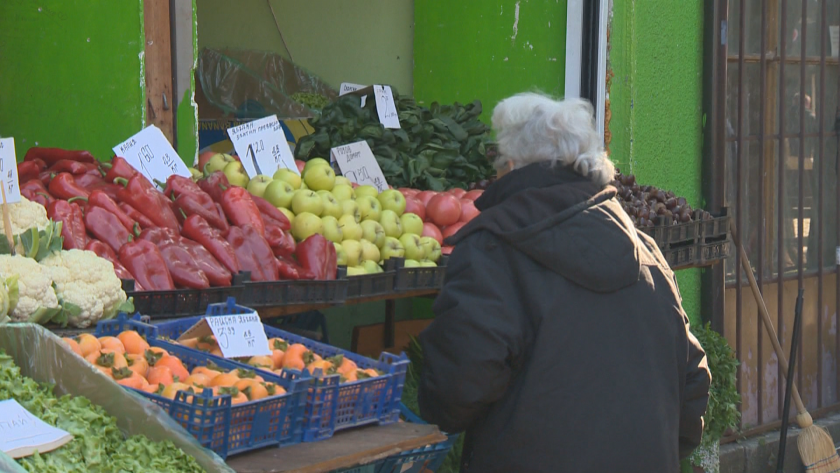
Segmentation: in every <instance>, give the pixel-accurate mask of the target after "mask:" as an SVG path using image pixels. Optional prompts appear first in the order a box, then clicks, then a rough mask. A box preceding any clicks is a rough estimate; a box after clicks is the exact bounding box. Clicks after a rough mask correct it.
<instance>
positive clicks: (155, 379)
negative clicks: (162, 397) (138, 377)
mask: <svg viewBox="0 0 840 473" xmlns="http://www.w3.org/2000/svg"><path fill="white" fill-rule="evenodd" d="M146 380H147V381H149V384H162V385H164V386H169V385H170V384H172V383H174V382H175V379H174V378H173V377H172V370H170V369H169V367H168V366H152V367H151V368H149V371H148V374H147V375H146Z"/></svg>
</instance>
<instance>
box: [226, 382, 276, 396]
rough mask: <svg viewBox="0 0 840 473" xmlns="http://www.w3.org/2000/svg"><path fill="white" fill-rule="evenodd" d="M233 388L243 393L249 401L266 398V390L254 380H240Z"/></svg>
mask: <svg viewBox="0 0 840 473" xmlns="http://www.w3.org/2000/svg"><path fill="white" fill-rule="evenodd" d="M233 386H234V387H235V388H236V389H238V390H239V391H240V392H242V393H245V395H246V396H248V399H249V400H251V401H258V400H260V399H265V398H267V397H268V389H267V388H266V387H265V386H264V385H263V384H262V383H260V382H259V381H257V380H254V379H240V380H239V381H237V382H236V384H234V385H233Z"/></svg>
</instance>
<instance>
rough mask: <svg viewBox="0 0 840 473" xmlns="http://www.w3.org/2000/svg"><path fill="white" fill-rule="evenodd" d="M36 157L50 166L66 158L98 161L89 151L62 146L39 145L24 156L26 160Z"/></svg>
mask: <svg viewBox="0 0 840 473" xmlns="http://www.w3.org/2000/svg"><path fill="white" fill-rule="evenodd" d="M36 159H40V160H41V161H43V162H45V163H47V165H48V166H52V165H53V164H55V163H57V162H59V161H62V160H65V159H69V160H70V161H78V162H81V163H95V162H96V158H94V157H93V155H92V154H90V152H88V151H72V150H67V149H61V148H40V147H37V146H36V147H33V148H29V150H28V151H26V155H25V156H24V157H23V160H24V161H34V160H36Z"/></svg>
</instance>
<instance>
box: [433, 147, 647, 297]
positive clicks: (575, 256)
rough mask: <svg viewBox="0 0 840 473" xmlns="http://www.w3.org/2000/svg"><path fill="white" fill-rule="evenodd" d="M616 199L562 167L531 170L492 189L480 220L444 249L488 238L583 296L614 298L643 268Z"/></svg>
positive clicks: (483, 203)
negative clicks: (580, 290) (482, 234)
mask: <svg viewBox="0 0 840 473" xmlns="http://www.w3.org/2000/svg"><path fill="white" fill-rule="evenodd" d="M615 196H616V189H615V188H614V187H612V186H607V187H604V188H599V187H598V186H596V185H595V184H593V183H592V182H591V181H590V180H589V179H587V178H585V177H583V176H581V175H579V174H577V173H576V172H574V171H572V170H570V169H568V168H563V167H559V166H555V167H549V166H548V165H546V164H543V163H538V164H531V165H529V166H526V167H524V168H521V169H517V170H515V171H512V172H510V173H509V174H507V175H505V176H504V177H502V178H501V179H499V180H498V181H496V182H495V183H493V184H492V185H491V186H490V187H489V188H488V189H487V191H486V192H485V193H484V194H483V195H482V196H481V197H480V198H479V199H478V200H477V201H476V207H477V208H478V209H479V210H481V214H480V215H479V216H478V217H476V218H475V219H473V220H472V221H471V222H470V223H469V224H467V225H465V226H464V227H463V228H462V229H461V230H460V231H459V232H458V233H457V234H455V235H454V236H452V237H450V238H449V239H448V240H447V241H446V243H447V244H452V245H454V244H457V243H458V242H459V241H461V240H463V239H465V238H466V237H468V236H469V235H471V234H473V233H475V232H478V231H481V230H483V231H487V232H490V233H492V234H493V235H495V236H496V237H498V238H499V239H501V240H503V241H505V242H506V243H507V244H509V245H510V246H512V247H513V248H515V249H516V250H518V251H520V252H522V253H524V254H525V255H527V256H528V257H529V258H531V259H533V260H534V261H536V262H538V263H539V264H540V265H542V266H544V267H546V268H548V269H549V270H551V271H553V272H555V273H557V274H560V275H561V276H563V277H565V278H566V279H568V280H570V281H573V282H574V283H576V284H578V285H580V286H583V287H585V288H587V289H588V290H591V291H595V292H602V293H606V292H614V291H617V290H619V289H621V288H624V287H626V286H629V285H631V284H634V283H635V282H636V281H638V278H639V271H640V269H641V262H640V251H639V246H640V245H641V243H640V242H639V239H638V236H637V235H636V229H635V226H634V225H633V222H632V221H631V220H630V218H629V217H628V216H627V215H626V213H625V212H624V210H623V209H622V208H621V205H620V204H619V203H618V202H617V201H616V200H615V199H614V197H615Z"/></svg>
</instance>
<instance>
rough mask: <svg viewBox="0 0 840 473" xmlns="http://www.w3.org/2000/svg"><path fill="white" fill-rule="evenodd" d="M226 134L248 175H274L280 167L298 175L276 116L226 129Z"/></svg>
mask: <svg viewBox="0 0 840 473" xmlns="http://www.w3.org/2000/svg"><path fill="white" fill-rule="evenodd" d="M227 132H228V136H230V141H232V142H233V147H234V148H235V149H236V154H238V155H239V159H240V160H241V161H242V165H243V166H244V167H245V171H246V172H247V173H248V176H250V177H254V176H256V175H258V174H264V175H266V176H273V175H274V173H275V172H277V170H278V169H280V168H286V169H290V170H292V171H294V172H295V173H297V174H300V172H299V171H298V168H297V165H295V157H294V156H293V155H292V150H291V149H290V148H289V142H288V141H286V134H285V133H283V128H282V127H281V126H280V121H279V120H278V119H277V115H272V116H270V117H265V118H261V119H259V120H254V121H252V122H248V123H245V124H244V125H239V126H236V127H233V128H228V131H227Z"/></svg>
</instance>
